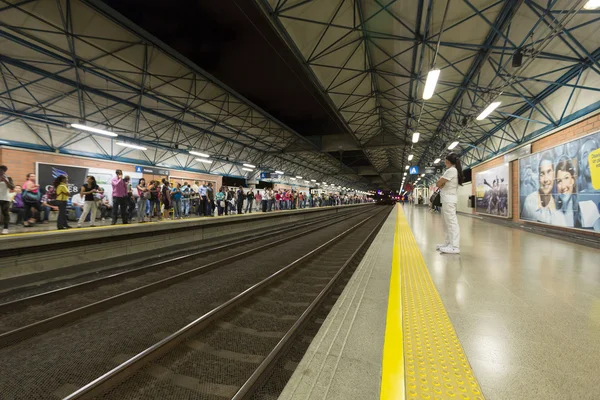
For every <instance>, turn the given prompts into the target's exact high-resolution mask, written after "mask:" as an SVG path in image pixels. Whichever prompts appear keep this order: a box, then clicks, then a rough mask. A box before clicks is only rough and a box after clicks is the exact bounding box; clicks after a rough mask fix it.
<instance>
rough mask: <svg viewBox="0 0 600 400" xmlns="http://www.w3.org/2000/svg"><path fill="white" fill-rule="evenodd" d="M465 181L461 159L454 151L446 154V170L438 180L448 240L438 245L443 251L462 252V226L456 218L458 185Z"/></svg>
mask: <svg viewBox="0 0 600 400" xmlns="http://www.w3.org/2000/svg"><path fill="white" fill-rule="evenodd" d="M463 181H464V178H463V174H462V166H461V164H460V159H459V158H458V156H457V155H456V154H454V153H450V154H448V155H447V156H446V172H444V175H442V177H441V178H440V179H439V180H438V181H437V186H438V187H439V188H441V193H440V196H441V200H442V215H443V217H444V225H445V231H446V232H445V233H446V242H445V243H444V244H442V245H438V246H437V249H438V250H439V251H440V252H442V253H448V254H459V253H460V227H459V226H458V219H457V218H456V203H458V186H459V185H460V186H462V184H463Z"/></svg>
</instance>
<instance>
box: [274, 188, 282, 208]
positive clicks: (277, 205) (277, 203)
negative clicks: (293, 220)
mask: <svg viewBox="0 0 600 400" xmlns="http://www.w3.org/2000/svg"><path fill="white" fill-rule="evenodd" d="M275 209H276V210H281V194H280V193H279V190H278V191H276V192H275Z"/></svg>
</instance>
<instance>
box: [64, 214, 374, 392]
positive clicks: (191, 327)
mask: <svg viewBox="0 0 600 400" xmlns="http://www.w3.org/2000/svg"><path fill="white" fill-rule="evenodd" d="M380 212H381V211H380ZM380 212H377V213H374V214H373V215H371V216H369V217H367V218H365V219H363V220H362V221H360V222H359V223H357V224H355V225H353V226H352V227H350V228H349V229H347V230H345V231H344V232H342V233H340V234H339V235H337V236H335V237H334V238H332V239H330V240H329V241H327V242H325V243H323V244H321V245H320V246H318V247H317V248H315V249H313V250H311V251H309V252H308V253H306V254H305V255H303V256H302V257H300V258H298V259H296V260H295V261H293V262H292V263H290V264H288V265H286V266H285V267H283V268H281V269H280V270H279V271H277V272H275V273H273V274H271V275H270V276H268V277H267V278H265V279H263V280H261V281H260V282H258V283H256V284H254V285H252V286H251V287H249V288H248V289H246V290H244V291H243V292H241V293H239V294H237V295H236V296H234V297H233V298H231V299H229V300H228V301H226V302H225V303H223V304H221V305H219V306H218V307H216V308H214V309H212V310H211V311H209V312H207V313H206V314H204V315H203V316H201V317H200V318H198V319H196V320H194V321H192V322H191V323H189V324H188V325H186V326H184V327H183V328H181V329H179V330H178V331H176V332H175V333H172V334H171V335H169V336H167V337H166V338H164V339H163V340H161V341H159V342H157V343H155V344H154V345H152V346H151V347H149V348H147V349H146V350H144V351H142V352H140V353H138V354H137V355H135V356H134V357H132V358H130V359H129V360H127V361H125V362H123V363H122V364H120V365H118V366H117V367H115V368H113V369H112V370H110V371H108V372H107V373H105V374H104V375H102V376H100V377H98V378H96V379H95V380H93V381H92V382H90V383H88V384H86V385H85V386H83V387H81V388H79V389H78V390H76V391H75V392H73V393H71V394H70V395H68V396H66V397H64V398H63V400H88V399H93V398H94V397H95V396H99V395H101V394H102V393H105V392H106V391H108V390H110V389H111V388H112V387H114V386H116V385H117V384H119V383H121V382H123V381H124V380H125V379H127V378H128V377H129V376H131V375H133V374H134V373H135V372H137V371H138V370H140V369H141V368H143V367H144V366H145V365H147V364H148V363H150V362H152V361H154V360H156V359H157V358H159V357H161V356H163V355H165V354H167V353H168V352H169V351H171V350H172V349H174V348H175V347H176V346H178V345H179V344H180V343H181V342H182V341H184V340H185V339H186V338H188V337H190V336H193V335H195V334H197V333H199V332H201V331H202V330H203V329H204V328H206V327H207V326H208V325H209V324H210V323H211V322H213V321H214V320H216V319H218V318H221V317H223V316H224V315H225V314H227V312H228V311H230V310H231V309H232V308H234V307H236V306H238V305H239V304H240V303H242V302H243V301H244V300H246V299H247V298H249V297H251V296H253V295H255V294H256V293H257V292H259V291H260V290H261V289H262V288H264V287H265V286H268V285H270V284H272V283H274V282H275V281H276V280H277V279H279V278H280V277H281V276H283V275H284V274H286V273H287V272H289V271H291V270H292V269H293V268H295V267H296V266H298V265H300V264H302V263H303V262H305V261H307V260H308V259H309V258H311V257H313V256H314V255H316V254H318V253H320V252H322V251H323V250H325V249H326V248H328V247H330V246H332V245H333V244H334V243H336V242H338V241H339V240H341V239H342V238H343V237H345V236H347V235H348V234H349V233H351V232H353V231H354V230H355V229H357V228H358V227H360V226H362V225H363V224H364V223H365V222H367V221H368V220H370V219H371V218H373V217H375V216H376V215H378V214H379V213H380Z"/></svg>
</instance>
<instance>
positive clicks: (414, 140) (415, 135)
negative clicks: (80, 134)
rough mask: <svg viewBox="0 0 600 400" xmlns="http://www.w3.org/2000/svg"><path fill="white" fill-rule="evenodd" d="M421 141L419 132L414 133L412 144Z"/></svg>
mask: <svg viewBox="0 0 600 400" xmlns="http://www.w3.org/2000/svg"><path fill="white" fill-rule="evenodd" d="M418 141H419V132H415V133H413V138H412V142H413V143H417V142H418Z"/></svg>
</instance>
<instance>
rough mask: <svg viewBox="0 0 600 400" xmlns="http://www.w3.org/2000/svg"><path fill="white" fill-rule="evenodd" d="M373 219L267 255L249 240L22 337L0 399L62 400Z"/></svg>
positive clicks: (322, 230) (317, 228)
mask: <svg viewBox="0 0 600 400" xmlns="http://www.w3.org/2000/svg"><path fill="white" fill-rule="evenodd" d="M380 211H382V210H381V209H375V208H372V209H371V208H368V210H367V209H363V210H360V211H359V213H358V214H354V213H352V214H351V215H346V216H344V217H343V218H342V217H340V218H331V219H330V221H329V223H328V224H327V225H325V224H324V223H322V224H321V223H319V224H315V225H314V226H311V227H306V228H305V229H302V230H299V229H298V226H294V227H291V228H292V230H293V231H295V233H294V234H291V235H289V236H286V239H287V240H285V241H283V239H281V236H283V235H278V236H277V237H276V238H271V239H270V240H269V244H268V245H267V246H268V247H267V248H268V250H269V251H268V252H265V251H256V247H258V246H259V245H260V244H259V242H257V241H256V240H254V242H253V243H252V245H251V247H253V248H251V249H250V250H246V251H245V252H244V251H241V252H236V251H232V250H227V252H226V253H227V256H228V257H225V258H220V259H219V260H220V261H217V262H216V265H213V268H212V269H210V270H209V271H205V272H204V273H203V274H202V275H200V276H198V275H195V276H194V275H190V276H188V277H187V278H186V279H185V280H181V281H179V282H178V283H173V284H169V285H167V286H166V287H162V288H155V289H156V290H154V291H151V292H148V293H147V294H144V295H143V296H142V297H139V296H137V297H136V298H134V299H131V300H127V301H126V302H124V303H123V304H113V305H112V306H111V307H110V308H107V309H104V310H101V311H97V312H96V313H94V314H92V315H89V314H88V315H87V316H85V318H81V319H79V320H77V321H71V323H65V324H64V325H57V326H55V327H53V328H54V329H52V330H49V331H47V330H46V329H45V330H43V331H40V332H32V333H30V334H28V335H24V336H23V337H21V338H20V339H19V340H18V341H17V342H14V343H11V344H10V345H7V346H5V347H4V348H2V349H0V358H1V359H2V360H3V364H4V368H3V370H4V371H3V374H2V376H0V393H3V395H6V396H8V398H10V399H15V400H16V399H32V398H36V399H37V398H40V399H43V398H49V399H55V398H63V397H65V396H67V395H69V394H70V393H72V392H75V391H76V390H77V389H78V388H81V387H83V386H84V385H85V384H86V383H88V382H90V381H91V380H93V378H94V377H96V376H98V375H101V374H102V373H105V372H106V371H109V370H111V369H113V368H114V367H115V366H117V365H119V364H120V363H121V362H122V361H124V360H127V359H129V358H130V357H131V356H134V355H135V354H136V353H138V352H140V351H143V350H144V349H146V348H148V347H150V346H151V345H152V344H153V343H155V342H156V340H157V339H162V338H164V337H166V336H168V335H169V332H174V331H176V330H177V329H179V328H181V327H182V326H185V325H186V324H188V323H189V322H190V321H194V320H196V319H198V318H199V317H201V316H203V315H205V314H206V313H208V312H210V311H211V310H212V309H214V308H215V306H217V305H219V304H222V303H223V302H226V301H227V300H228V299H230V298H231V295H232V294H234V293H242V292H244V291H246V290H248V288H250V287H252V286H253V285H254V284H255V283H256V282H258V281H261V280H263V279H265V278H267V277H268V276H270V275H272V274H273V273H275V272H277V271H278V270H279V269H281V265H289V264H290V263H292V262H293V261H294V260H297V259H298V258H299V257H302V256H303V255H304V254H306V252H307V251H308V250H309V249H314V248H315V247H318V246H319V245H320V244H322V243H324V242H327V240H329V239H331V237H333V236H337V235H339V234H340V233H341V232H343V231H344V230H346V229H347V228H348V227H349V226H354V225H356V224H357V223H359V222H361V221H363V220H364V219H365V218H366V217H372V216H373V215H375V214H376V213H377V212H380ZM239 250H241V249H239ZM230 254H232V255H230ZM223 260H227V261H223ZM181 264H183V263H181ZM177 266H179V264H177ZM35 307H37V306H33V307H30V308H35ZM28 309H29V308H28ZM4 361H6V362H4ZM4 372H6V373H4Z"/></svg>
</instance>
